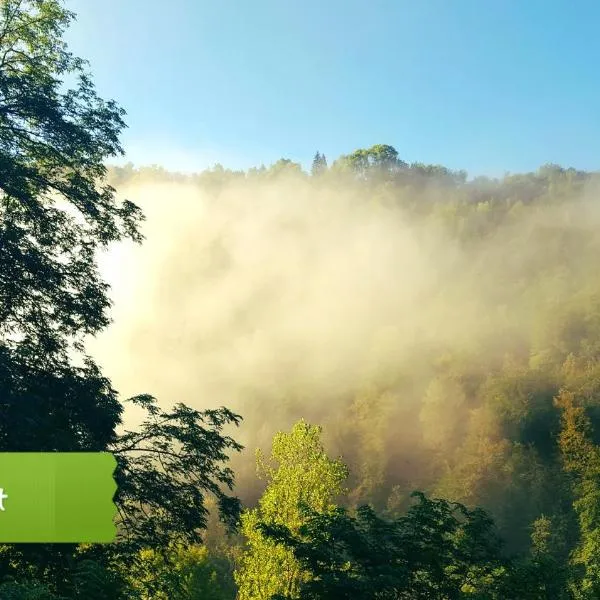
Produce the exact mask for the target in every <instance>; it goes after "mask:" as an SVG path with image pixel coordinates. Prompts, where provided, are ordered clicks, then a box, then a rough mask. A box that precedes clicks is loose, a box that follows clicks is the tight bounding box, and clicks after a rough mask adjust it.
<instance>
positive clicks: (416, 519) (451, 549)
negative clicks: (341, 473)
mask: <svg viewBox="0 0 600 600" xmlns="http://www.w3.org/2000/svg"><path fill="white" fill-rule="evenodd" d="M415 496H416V498H417V503H416V504H415V505H414V506H412V507H411V508H410V509H409V511H408V513H407V514H406V515H405V516H403V517H401V518H399V519H397V520H395V521H386V520H384V519H382V518H380V517H378V516H377V515H376V514H375V512H374V511H373V509H372V508H370V507H368V506H362V507H360V508H359V509H358V510H357V512H356V516H351V515H350V514H349V513H348V512H347V511H346V510H344V509H341V508H340V509H337V510H335V511H333V512H331V513H329V514H321V515H319V514H313V515H311V516H310V517H309V520H308V522H307V524H306V525H304V526H303V527H301V529H300V533H299V535H298V536H291V535H290V534H289V532H286V531H285V530H277V529H275V528H268V527H265V530H266V531H267V532H268V533H270V534H271V535H272V536H273V537H274V538H275V539H277V540H279V541H281V542H283V543H286V544H289V545H290V546H291V547H292V548H293V550H294V553H295V554H296V556H297V557H298V559H299V560H300V561H301V562H302V564H303V565H304V566H305V568H306V569H307V570H308V571H309V572H310V573H311V576H312V579H311V580H310V581H309V582H308V583H306V584H305V585H304V586H303V588H302V590H301V595H300V597H301V598H306V599H309V598H314V599H317V598H319V599H326V598H327V599H329V598H331V599H334V598H339V599H343V598H348V599H351V598H352V599H355V600H358V599H360V598H364V599H370V598H407V599H408V598H413V599H415V600H416V599H418V598H422V599H424V600H425V599H427V598H432V599H433V598H440V599H442V598H449V599H450V598H460V597H462V595H461V590H466V589H469V593H471V594H477V593H480V592H481V591H482V590H485V591H486V592H489V593H492V591H493V590H495V589H498V590H499V589H500V581H501V580H502V579H503V578H505V577H506V575H507V566H506V563H505V561H503V559H502V557H501V553H500V542H499V540H498V538H497V537H496V534H495V533H494V530H493V525H492V522H491V520H490V519H489V517H487V515H486V514H485V513H483V512H482V511H481V510H474V511H469V510H467V509H466V508H465V507H464V506H462V505H459V504H452V503H449V502H447V501H444V500H430V499H428V498H426V497H425V496H424V495H423V494H415ZM488 597H490V598H492V597H498V598H499V597H500V596H493V595H489V596H488Z"/></svg>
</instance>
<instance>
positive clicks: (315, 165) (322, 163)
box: [311, 152, 327, 177]
mask: <svg viewBox="0 0 600 600" xmlns="http://www.w3.org/2000/svg"><path fill="white" fill-rule="evenodd" d="M325 171H327V159H326V158H325V155H324V154H320V153H319V152H317V153H316V154H315V157H314V158H313V162H312V169H311V174H312V176H313V177H318V176H319V175H322V174H323V173H325Z"/></svg>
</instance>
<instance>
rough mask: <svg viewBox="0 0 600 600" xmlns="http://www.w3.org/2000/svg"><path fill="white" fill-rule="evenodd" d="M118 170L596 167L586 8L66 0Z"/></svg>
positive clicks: (517, 2) (575, 1)
mask: <svg viewBox="0 0 600 600" xmlns="http://www.w3.org/2000/svg"><path fill="white" fill-rule="evenodd" d="M67 6H68V7H69V8H71V9H72V10H74V11H75V12H76V13H77V14H78V22H77V23H75V24H74V25H73V26H72V27H71V29H70V31H69V32H68V35H67V40H68V42H69V44H70V46H71V49H72V51H73V52H75V53H76V54H78V55H80V56H82V57H84V58H87V59H88V60H90V62H91V68H92V72H93V74H94V77H95V81H96V84H97V87H98V90H99V92H100V93H101V94H102V95H103V96H106V97H111V98H114V99H115V100H117V101H118V102H119V103H120V104H121V105H122V106H123V107H124V108H125V109H126V110H127V113H128V116H127V122H128V125H129V129H128V130H127V132H126V133H125V134H124V137H123V142H124V145H125V148H126V150H127V152H128V158H130V159H131V160H132V161H133V162H135V163H136V164H149V163H157V164H162V165H164V166H165V167H167V168H180V169H182V170H201V169H203V168H205V167H207V166H210V165H212V164H214V163H215V162H220V163H222V164H223V165H224V166H229V167H234V168H239V167H248V166H253V165H259V164H260V163H263V162H264V163H266V164H268V163H270V162H274V161H275V160H277V159H278V158H280V157H286V158H291V159H293V160H296V161H299V162H302V163H303V164H305V165H307V164H309V163H310V160H311V159H312V156H313V155H314V153H315V151H317V150H320V151H321V152H324V153H325V154H326V156H327V157H330V158H334V157H336V156H338V155H339V154H342V153H348V152H350V151H352V150H354V149H356V148H360V147H368V146H370V145H372V144H376V143H387V144H391V145H393V146H394V147H395V148H396V149H397V150H398V152H399V155H400V157H401V158H403V159H404V160H406V161H408V162H411V161H422V162H427V163H441V164H444V165H446V166H448V167H451V168H456V169H459V168H464V169H466V170H467V171H468V172H469V173H470V174H473V175H476V174H483V173H488V174H492V175H498V174H502V173H503V172H504V171H511V172H514V171H524V170H532V169H535V168H537V167H538V166H539V165H540V164H543V163H545V162H557V163H560V164H562V165H563V166H574V167H578V168H583V169H599V168H600V2H599V1H598V0H570V1H567V0H557V1H553V0H411V1H408V0H362V1H358V0H210V1H209V0H170V1H169V2H165V1H164V0H68V3H67Z"/></svg>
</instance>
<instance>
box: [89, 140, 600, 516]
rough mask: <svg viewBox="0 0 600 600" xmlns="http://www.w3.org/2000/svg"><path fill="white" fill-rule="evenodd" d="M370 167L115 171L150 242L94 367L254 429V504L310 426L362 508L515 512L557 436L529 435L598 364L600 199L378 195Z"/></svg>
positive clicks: (117, 250) (514, 182)
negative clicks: (304, 425) (581, 367)
mask: <svg viewBox="0 0 600 600" xmlns="http://www.w3.org/2000/svg"><path fill="white" fill-rule="evenodd" d="M388 148H389V147H388ZM360 152H365V151H356V152H355V153H354V154H353V155H350V156H349V157H342V158H341V159H340V160H339V161H337V163H336V164H334V168H331V169H330V170H326V171H325V173H322V174H314V175H313V176H312V177H311V176H308V175H306V174H304V173H302V172H301V171H300V168H299V166H298V165H294V164H293V163H290V162H289V161H287V162H286V161H280V163H278V164H276V165H274V166H273V167H271V169H270V170H265V169H263V170H262V171H260V170H255V171H254V172H250V173H248V174H240V173H234V172H231V171H225V170H223V169H222V168H215V169H213V170H209V171H207V172H205V173H203V174H200V175H195V176H177V175H175V174H169V173H167V172H165V171H162V170H160V169H158V170H157V169H143V168H142V169H138V170H136V169H132V168H131V167H126V168H113V169H112V170H111V172H110V176H109V180H110V181H112V182H113V184H114V185H116V187H117V191H118V194H119V196H120V197H122V198H127V199H129V200H132V201H133V202H135V203H136V204H138V205H139V206H140V207H141V209H142V210H143V212H144V214H145V215H146V222H145V223H144V225H143V227H142V232H143V234H144V235H145V237H146V239H145V241H144V244H143V245H142V246H141V247H134V246H133V245H131V244H129V245H127V244H122V245H120V246H118V247H114V248H112V249H111V250H110V251H109V253H108V254H107V255H106V256H104V257H102V258H101V259H100V262H101V269H102V273H103V275H104V277H105V278H106V279H107V280H108V282H109V283H110V284H111V286H112V292H111V296H112V298H113V301H114V306H113V312H112V315H113V324H112V325H111V326H110V327H109V328H108V330H106V332H104V333H103V334H101V335H100V336H99V337H98V338H97V339H96V340H92V341H91V342H90V344H89V346H88V348H89V350H90V351H91V352H92V354H93V356H94V357H95V358H97V359H98V361H99V363H100V364H101V365H102V366H103V367H104V368H105V369H106V372H107V374H108V376H109V377H110V378H111V380H112V381H113V382H114V384H115V386H116V388H117V389H119V390H120V392H121V393H122V394H123V395H127V394H130V393H131V394H133V393H135V392H138V391H139V390H140V389H142V388H143V389H148V390H152V393H153V395H155V396H156V397H157V398H158V399H159V400H160V402H161V404H162V403H166V404H168V403H172V402H185V403H187V404H189V405H191V406H193V407H195V408H199V409H205V408H213V407H217V406H221V405H226V406H228V407H229V408H231V409H232V410H234V411H235V412H238V413H239V414H240V415H241V416H242V417H243V419H244V421H243V423H242V425H241V427H240V429H239V431H237V432H236V435H237V439H239V440H240V442H241V443H243V444H244V445H245V447H246V449H245V451H244V452H243V453H242V455H241V456H240V457H233V464H234V465H235V470H236V473H237V478H236V481H237V484H236V493H238V494H239V495H240V496H241V497H242V498H243V499H246V500H248V501H252V499H253V498H255V497H256V494H257V493H258V491H259V490H258V489H257V485H258V486H260V485H261V484H260V482H258V483H257V481H256V478H255V474H254V465H253V463H254V460H253V453H254V450H255V448H257V447H263V448H264V447H266V446H267V445H268V444H269V441H270V439H271V438H272V436H273V434H274V433H275V432H277V431H279V430H282V429H283V430H287V429H289V427H290V426H291V425H292V424H293V423H294V422H296V421H297V420H298V419H299V418H305V419H306V420H307V421H309V422H314V423H319V424H321V425H323V427H324V439H325V443H326V446H327V448H328V449H329V450H330V451H331V453H333V454H335V455H338V454H339V455H341V456H342V457H343V459H344V460H345V462H346V463H347V464H348V465H349V467H350V473H351V478H350V482H351V484H350V490H349V498H351V499H352V501H353V502H363V501H364V502H367V501H368V502H374V503H375V504H376V505H378V506H380V507H386V506H387V507H388V508H389V507H390V506H393V505H394V503H400V504H402V503H403V502H404V501H405V499H406V498H405V492H406V493H408V492H409V491H411V490H412V489H429V490H433V491H435V492H438V493H442V492H443V493H444V494H446V495H447V496H448V497H451V498H454V499H457V500H459V501H467V502H477V503H480V504H483V505H484V506H488V507H490V508H491V509H492V510H493V509H494V508H495V507H498V506H500V505H502V506H504V504H505V503H504V504H503V503H502V502H501V501H500V499H499V497H500V496H501V495H502V492H500V491H498V490H499V489H500V488H501V482H500V479H498V478H502V477H509V475H508V471H507V469H508V470H511V469H512V470H513V471H514V469H515V468H517V466H515V465H512V467H507V465H509V464H510V463H511V460H513V458H514V454H515V452H516V450H515V448H517V447H518V448H520V450H519V452H521V451H525V450H522V448H525V447H526V446H523V444H528V443H529V442H531V441H532V440H533V439H534V438H535V439H536V441H539V440H537V438H536V436H537V437H541V438H544V436H545V435H546V434H548V435H549V433H548V432H543V431H542V432H541V433H539V432H536V429H535V424H534V425H531V424H528V423H529V421H528V419H530V420H531V422H532V423H534V422H537V421H536V419H537V420H539V419H542V421H543V418H545V417H544V415H546V413H547V412H548V411H551V410H552V397H553V393H552V392H554V393H555V392H556V391H557V389H558V388H557V386H558V383H557V382H558V379H560V374H559V371H560V369H561V365H562V364H563V363H564V361H565V360H567V358H568V356H569V355H570V354H572V353H573V352H579V351H580V350H581V347H582V346H584V347H585V345H586V344H588V346H589V345H590V344H592V343H595V344H596V345H597V342H595V341H593V340H592V339H591V338H592V337H593V334H592V333H591V332H592V330H593V328H594V327H598V324H597V320H598V318H600V317H599V316H598V313H597V312H596V313H593V315H594V316H593V317H592V316H591V315H590V310H591V309H590V306H591V305H593V307H594V310H598V308H599V307H600V305H599V304H598V301H599V300H600V297H599V296H598V295H597V293H598V291H600V288H599V287H598V283H600V282H599V276H598V270H597V265H598V259H600V243H599V242H598V241H597V239H596V238H597V236H596V235H595V232H596V231H597V228H598V225H600V211H599V209H598V184H597V180H596V179H595V178H594V177H592V176H591V175H588V174H582V173H580V172H576V171H574V170H565V169H561V168H560V167H552V166H551V167H548V168H546V169H545V170H544V169H540V171H539V172H538V173H532V174H526V175H514V176H506V177H505V178H504V179H503V180H483V179H479V180H475V181H471V182H467V181H466V180H464V179H463V180H462V181H460V180H459V181H458V182H457V181H450V182H448V181H447V180H444V178H443V177H441V176H440V172H439V168H438V172H437V173H436V172H433V173H431V171H429V172H427V171H426V170H425V168H424V166H417V167H415V168H413V171H414V172H417V173H418V174H419V175H420V179H419V180H418V181H417V183H415V181H409V182H407V181H405V180H403V179H402V177H400V176H398V174H397V173H394V172H393V171H392V170H390V169H389V168H386V169H383V171H382V170H381V168H379V169H376V168H374V167H371V170H370V171H369V164H368V163H367V164H366V167H365V165H364V164H363V169H362V171H360V173H359V176H358V177H357V172H358V169H356V168H355V167H356V160H355V162H354V164H353V163H352V158H353V157H356V155H357V154H358V153H360ZM340 164H341V165H342V166H344V165H346V169H343V168H340ZM348 164H350V167H348V166H347V165H348ZM336 166H337V167H338V168H337V170H336V168H335V167H336ZM353 166H354V168H351V167H353ZM447 173H449V172H448V171H446V172H445V173H444V172H442V175H444V174H447ZM111 178H112V180H111ZM446 179H447V178H446ZM118 273H121V275H118ZM517 379H518V380H519V381H516V380H517ZM507 380H510V381H511V382H513V383H514V386H513V387H514V389H511V390H508V391H507V390H504V391H499V390H498V389H497V388H498V385H500V387H502V382H503V381H504V382H506V381H507ZM499 382H500V383H499ZM532 382H534V383H532ZM535 382H538V383H535ZM536 386H537V387H536ZM540 386H541V388H543V391H544V394H546V395H545V396H544V398H545V399H543V400H539V398H537V396H536V389H537V388H539V387H540ZM505 387H506V386H505ZM548 388H550V389H551V390H552V391H551V392H550V393H549V394H548V393H547V392H548ZM555 388H556V389H555ZM502 394H504V395H505V396H507V398H503V396H502ZM540 402H541V404H540ZM544 403H545V404H544ZM540 415H542V417H540ZM130 418H131V419H134V420H135V415H134V414H132V415H131V417H130ZM540 422H541V421H540ZM517 423H518V425H516V424H517ZM530 425H531V426H530ZM515 428H516V429H515ZM527 436H530V437H531V439H529V438H528V437H527ZM472 461H476V462H477V463H478V464H477V467H474V466H473V465H471V467H469V464H470V462H472ZM490 482H494V483H490ZM509 487H510V486H509ZM493 490H495V491H493ZM524 493H525V494H526V493H527V492H526V491H525V492H524ZM494 494H496V495H494ZM521 501H525V500H523V499H521V500H519V502H521ZM513 508H514V507H509V508H508V509H506V508H504V509H503V510H507V511H510V512H512V510H513ZM534 512H535V511H534ZM500 524H502V519H501V515H500Z"/></svg>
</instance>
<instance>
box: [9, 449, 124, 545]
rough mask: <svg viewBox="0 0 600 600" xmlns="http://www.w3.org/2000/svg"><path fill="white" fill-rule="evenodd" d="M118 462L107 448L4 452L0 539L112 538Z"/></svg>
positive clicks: (62, 540) (59, 540)
mask: <svg viewBox="0 0 600 600" xmlns="http://www.w3.org/2000/svg"><path fill="white" fill-rule="evenodd" d="M116 466H117V462H116V460H115V458H114V456H113V455H112V454H109V453H106V452H98V453H96V452H72V453H71V452H68V453H63V452H43V453H42V452H40V453H37V452H5V453H0V543H16V544H18V543H108V542H112V541H113V540H114V539H115V535H116V526H115V524H114V517H115V514H116V507H115V504H114V503H113V497H114V495H115V492H116V489H117V486H116V483H115V480H114V478H113V473H114V471H115V468H116Z"/></svg>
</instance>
